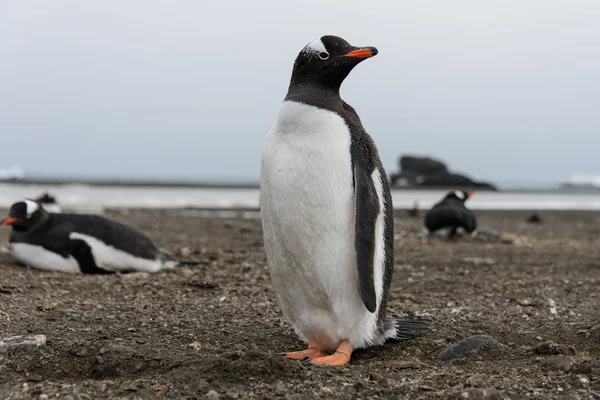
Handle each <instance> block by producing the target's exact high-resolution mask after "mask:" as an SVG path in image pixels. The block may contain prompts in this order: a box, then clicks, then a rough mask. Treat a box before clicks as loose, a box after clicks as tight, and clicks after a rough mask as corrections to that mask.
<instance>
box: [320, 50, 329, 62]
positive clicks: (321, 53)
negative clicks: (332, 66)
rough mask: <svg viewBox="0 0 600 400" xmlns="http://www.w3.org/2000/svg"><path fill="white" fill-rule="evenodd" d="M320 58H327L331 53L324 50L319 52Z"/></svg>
mask: <svg viewBox="0 0 600 400" xmlns="http://www.w3.org/2000/svg"><path fill="white" fill-rule="evenodd" d="M319 58H320V59H321V60H327V59H328V58H329V53H326V52H324V51H322V52H320V53H319Z"/></svg>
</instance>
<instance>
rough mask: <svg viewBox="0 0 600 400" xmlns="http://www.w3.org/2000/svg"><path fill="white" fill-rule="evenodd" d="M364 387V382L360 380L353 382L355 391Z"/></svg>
mask: <svg viewBox="0 0 600 400" xmlns="http://www.w3.org/2000/svg"><path fill="white" fill-rule="evenodd" d="M364 388H365V384H364V383H363V382H361V381H358V382H356V383H355V384H354V390H356V391H360V390H363V389H364Z"/></svg>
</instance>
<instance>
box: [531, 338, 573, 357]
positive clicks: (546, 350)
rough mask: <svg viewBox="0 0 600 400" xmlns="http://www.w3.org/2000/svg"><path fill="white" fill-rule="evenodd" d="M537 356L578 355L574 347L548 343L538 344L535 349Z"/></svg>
mask: <svg viewBox="0 0 600 400" xmlns="http://www.w3.org/2000/svg"><path fill="white" fill-rule="evenodd" d="M535 354H539V355H542V356H556V355H564V356H574V355H575V354H577V351H576V350H575V348H574V347H573V346H569V345H566V344H558V343H554V342H552V341H546V342H542V343H540V344H538V345H537V346H536V347H535Z"/></svg>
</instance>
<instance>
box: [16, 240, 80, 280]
mask: <svg viewBox="0 0 600 400" xmlns="http://www.w3.org/2000/svg"><path fill="white" fill-rule="evenodd" d="M10 253H11V254H12V256H13V257H14V258H15V259H17V260H18V261H19V262H21V263H23V264H25V265H29V266H30V267H33V268H37V269H42V270H44V271H57V272H71V273H78V272H81V271H80V270H79V264H77V261H76V260H75V259H74V258H73V257H71V256H69V257H67V258H65V257H63V256H61V255H60V254H56V253H54V252H52V251H49V250H46V249H45V248H43V247H42V246H36V245H33V244H28V243H11V244H10Z"/></svg>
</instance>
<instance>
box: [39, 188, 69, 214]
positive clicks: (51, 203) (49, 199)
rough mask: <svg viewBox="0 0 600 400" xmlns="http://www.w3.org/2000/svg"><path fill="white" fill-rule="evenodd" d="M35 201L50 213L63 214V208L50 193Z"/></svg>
mask: <svg viewBox="0 0 600 400" xmlns="http://www.w3.org/2000/svg"><path fill="white" fill-rule="evenodd" d="M35 201H37V202H38V203H39V204H40V205H41V206H42V207H44V210H46V211H48V212H49V213H54V214H59V213H61V212H62V207H61V206H60V204H58V202H57V201H56V198H55V197H54V196H52V195H51V194H50V193H48V192H46V193H44V194H42V195H41V196H39V197H38V198H36V199H35Z"/></svg>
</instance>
